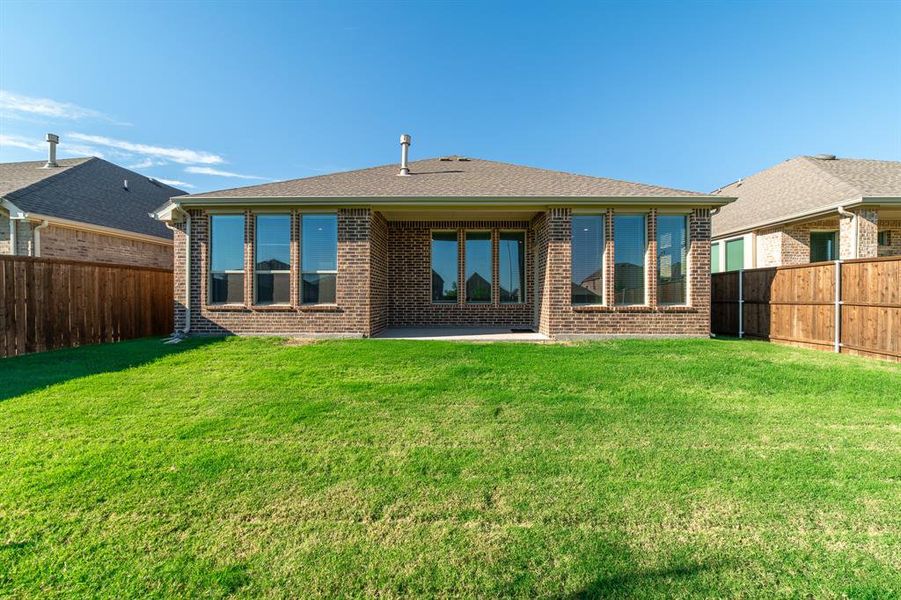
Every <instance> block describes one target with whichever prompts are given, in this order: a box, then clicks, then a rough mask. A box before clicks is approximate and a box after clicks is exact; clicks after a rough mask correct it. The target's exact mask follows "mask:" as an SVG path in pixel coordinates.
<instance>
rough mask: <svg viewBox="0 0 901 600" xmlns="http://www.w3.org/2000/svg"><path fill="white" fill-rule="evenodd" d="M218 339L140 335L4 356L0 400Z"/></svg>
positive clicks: (114, 369)
mask: <svg viewBox="0 0 901 600" xmlns="http://www.w3.org/2000/svg"><path fill="white" fill-rule="evenodd" d="M221 339H222V338H192V339H189V340H185V341H183V342H181V343H178V344H164V343H163V341H162V338H143V339H138V340H128V341H124V342H115V343H110V344H96V345H91V346H82V347H80V348H66V349H63V350H53V351H50V352H40V353H36V354H26V355H24V356H13V357H11V358H3V359H0V402H2V401H4V400H8V399H10V398H15V397H16V396H21V395H22V394H27V393H28V392H31V391H34V390H38V389H42V388H45V387H47V386H51V385H54V384H57V383H61V382H64V381H68V380H71V379H78V378H80V377H85V376H88V375H96V374H98V373H110V372H113V371H122V370H125V369H130V368H132V367H137V366H140V365H144V364H148V363H152V362H154V361H156V360H158V359H160V358H163V357H165V356H170V355H172V354H178V353H179V352H184V351H187V350H194V349H195V348H199V347H201V346H205V345H208V344H212V343H216V342H218V341H220V340H221Z"/></svg>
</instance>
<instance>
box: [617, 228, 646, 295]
mask: <svg viewBox="0 0 901 600" xmlns="http://www.w3.org/2000/svg"><path fill="white" fill-rule="evenodd" d="M646 247H647V228H646V226H645V215H616V216H615V217H614V219H613V248H614V250H613V254H614V263H615V264H614V271H613V290H614V298H615V302H616V304H619V305H630V304H644V303H645V297H644V260H645V251H646Z"/></svg>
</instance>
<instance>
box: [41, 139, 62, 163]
mask: <svg viewBox="0 0 901 600" xmlns="http://www.w3.org/2000/svg"><path fill="white" fill-rule="evenodd" d="M46 140H47V143H48V144H49V145H50V150H49V154H48V155H47V164H46V165H44V168H45V169H50V168H52V167H58V166H59V165H58V164H57V163H56V145H57V144H58V143H59V136H58V135H56V134H55V133H48V134H47V138H46Z"/></svg>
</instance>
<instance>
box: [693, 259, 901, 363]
mask: <svg viewBox="0 0 901 600" xmlns="http://www.w3.org/2000/svg"><path fill="white" fill-rule="evenodd" d="M711 302H712V310H711V324H710V328H711V331H713V333H717V334H725V335H737V336H739V337H753V338H759V339H766V340H772V341H776V342H783V343H789V344H794V345H799V346H805V347H810V348H818V349H821V350H832V351H835V352H847V353H850V354H859V355H863V356H875V357H879V358H884V359H888V360H895V361H901V256H893V257H885V258H864V259H855V260H845V261H835V262H828V263H813V264H809V265H797V266H788V267H768V268H763V269H748V270H744V271H732V272H729V273H715V274H714V275H713V281H712V290H711Z"/></svg>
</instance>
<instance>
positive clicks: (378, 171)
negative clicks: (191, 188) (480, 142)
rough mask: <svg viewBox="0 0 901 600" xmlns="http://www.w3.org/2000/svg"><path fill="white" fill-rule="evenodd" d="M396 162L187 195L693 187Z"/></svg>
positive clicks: (645, 193) (486, 193) (489, 165)
mask: <svg viewBox="0 0 901 600" xmlns="http://www.w3.org/2000/svg"><path fill="white" fill-rule="evenodd" d="M398 170H399V166H398V165H397V164H391V165H383V166H380V167H372V168H369V169H360V170H357V171H346V172H343V173H334V174H330V175H320V176H317V177H307V178H303V179H292V180H289V181H280V182H276V183H266V184H262V185H254V186H249V187H242V188H233V189H227V190H220V191H215V192H206V193H202V194H194V195H191V196H187V197H186V198H305V197H306V198H329V197H335V198H367V197H373V198H389V197H390V198H418V197H422V198H443V197H453V198H457V197H459V198H477V197H486V198H527V197H539V198H540V197H567V196H571V197H616V198H618V197H632V196H634V197H636V198H638V197H667V198H672V197H687V196H705V194H699V193H697V192H688V191H685V190H675V189H670V188H665V187H660V186H655V185H645V184H641V183H631V182H628V181H619V180H616V179H605V178H602V177H590V176H588V175H575V174H572V173H563V172H560V171H550V170H547V169H537V168H534V167H523V166H519V165H511V164H508V163H502V162H495V161H490V160H480V159H475V158H473V159H462V158H459V157H449V158H444V159H440V158H431V159H426V160H417V161H412V162H411V163H410V172H411V174H410V176H409V177H398V175H397V173H398Z"/></svg>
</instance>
